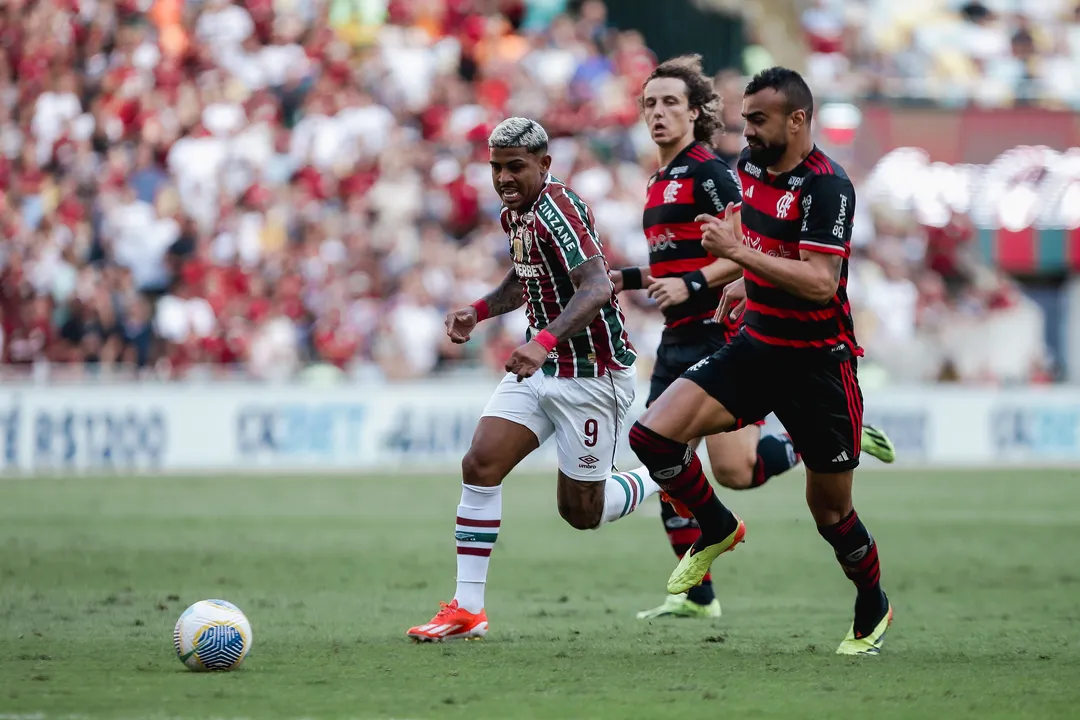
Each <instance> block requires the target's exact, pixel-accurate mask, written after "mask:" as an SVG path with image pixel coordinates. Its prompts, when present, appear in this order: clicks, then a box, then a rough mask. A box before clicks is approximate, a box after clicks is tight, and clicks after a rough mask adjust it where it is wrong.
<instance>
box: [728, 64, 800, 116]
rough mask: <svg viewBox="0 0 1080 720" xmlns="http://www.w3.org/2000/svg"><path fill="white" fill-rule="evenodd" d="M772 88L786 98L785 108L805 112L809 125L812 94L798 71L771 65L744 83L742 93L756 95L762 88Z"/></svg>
mask: <svg viewBox="0 0 1080 720" xmlns="http://www.w3.org/2000/svg"><path fill="white" fill-rule="evenodd" d="M769 88H772V89H773V90H775V91H776V92H778V93H781V94H782V95H783V96H784V99H785V100H787V105H786V107H785V110H786V111H787V112H789V113H793V112H795V111H796V110H803V111H805V112H806V123H807V124H808V125H809V124H810V121H811V120H812V119H813V117H814V94H813V93H812V92H810V86H809V85H807V84H806V81H805V80H803V76H802V75H800V74H799V73H797V72H795V71H794V70H791V69H789V68H785V67H771V68H768V69H767V70H762V71H761V72H759V73H758V74H757V75H755V76H754V77H753V78H751V80H750V82H748V83H747V84H746V90H745V92H744V93H743V94H744V95H757V94H758V93H759V92H761V91H762V90H767V89H769Z"/></svg>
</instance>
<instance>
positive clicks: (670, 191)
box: [664, 182, 682, 204]
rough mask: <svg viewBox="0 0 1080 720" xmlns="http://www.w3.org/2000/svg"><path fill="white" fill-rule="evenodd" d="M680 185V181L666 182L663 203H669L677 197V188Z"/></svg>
mask: <svg viewBox="0 0 1080 720" xmlns="http://www.w3.org/2000/svg"><path fill="white" fill-rule="evenodd" d="M681 187H682V183H681V182H673V183H668V186H667V187H666V188H664V203H665V204H671V203H673V202H675V201H676V200H678V199H679V188H681Z"/></svg>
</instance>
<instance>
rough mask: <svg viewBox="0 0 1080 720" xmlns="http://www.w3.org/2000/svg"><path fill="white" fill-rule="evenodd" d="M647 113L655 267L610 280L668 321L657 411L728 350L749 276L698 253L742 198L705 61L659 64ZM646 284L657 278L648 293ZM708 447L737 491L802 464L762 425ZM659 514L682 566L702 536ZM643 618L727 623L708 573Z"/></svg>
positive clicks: (653, 387) (646, 89)
mask: <svg viewBox="0 0 1080 720" xmlns="http://www.w3.org/2000/svg"><path fill="white" fill-rule="evenodd" d="M641 105H642V110H643V112H644V116H645V122H646V123H647V124H648V126H649V131H650V133H651V135H652V140H653V142H654V143H656V146H657V149H658V151H659V161H660V169H659V170H657V172H656V173H655V174H654V175H653V177H652V178H651V179H650V181H649V189H648V199H647V200H646V203H645V212H644V218H643V226H644V230H645V235H646V236H647V237H648V240H649V267H645V268H633V267H632V268H624V269H622V270H614V271H612V273H611V280H612V282H613V283H614V285H615V288H616V290H620V289H622V290H636V289H639V288H643V287H647V288H648V291H649V295H650V297H653V298H655V299H656V300H657V303H658V304H659V307H660V309H661V311H663V313H664V325H665V327H664V334H663V336H662V338H661V340H660V347H659V348H658V349H657V351H656V365H655V367H654V368H653V374H652V379H651V384H650V388H649V400H648V402H647V403H646V405H651V404H652V403H653V402H655V401H656V399H657V398H659V397H660V394H661V393H663V392H664V390H666V389H667V388H668V386H670V385H671V383H673V382H675V380H677V379H678V378H679V376H680V375H682V374H683V373H684V372H685V371H686V370H687V369H689V368H690V367H691V366H692V365H694V364H695V363H697V362H699V361H701V360H703V359H705V358H707V357H709V356H710V355H712V354H713V353H714V352H716V351H717V350H719V349H720V348H722V347H723V346H724V344H725V343H726V342H727V339H728V337H729V336H730V335H733V334H734V332H735V331H736V330H737V329H738V323H737V322H731V321H730V320H729V319H728V318H723V319H722V320H721V322H713V315H714V314H715V313H716V308H717V307H718V306H719V304H720V290H721V289H722V288H723V286H724V285H725V284H726V283H728V282H730V281H732V280H735V279H737V278H739V277H741V276H742V268H741V267H739V266H738V265H736V264H735V263H734V262H732V261H731V260H723V259H716V258H714V257H712V256H711V255H709V253H707V252H706V251H705V249H704V248H702V247H701V224H700V223H699V222H696V221H695V218H696V217H697V216H698V215H700V214H702V213H707V214H710V215H714V214H720V213H723V212H724V208H725V206H726V205H728V203H735V210H736V211H737V210H738V203H739V202H740V197H739V192H740V190H739V182H738V179H737V178H736V176H735V173H734V172H733V171H732V170H731V168H730V167H728V165H727V163H725V162H724V161H723V160H721V159H720V158H718V157H717V156H716V155H715V153H713V151H712V150H711V149H710V148H709V146H708V145H706V143H707V142H708V141H709V139H710V138H712V136H713V133H714V132H715V131H716V129H717V128H718V127H719V126H720V119H719V117H718V113H719V105H720V97H719V96H718V95H717V94H716V90H715V89H714V87H713V82H712V79H711V78H709V77H708V76H707V75H705V74H704V73H703V72H702V69H701V56H699V55H692V56H684V57H677V58H673V59H671V60H668V61H666V62H664V63H662V64H661V65H660V66H658V67H657V68H656V69H655V70H654V71H653V72H652V74H651V75H650V76H649V77H648V78H647V79H646V80H645V83H644V85H643V87H642V97H641ZM736 217H737V212H736ZM653 278H655V279H653ZM646 279H649V280H651V282H649V284H648V285H646V283H645V281H646ZM763 422H764V421H763ZM694 445H695V446H696V445H697V442H696V441H695V442H694ZM705 446H706V447H707V448H708V451H709V461H710V464H711V465H712V470H713V477H714V478H715V479H716V481H717V482H718V483H719V484H720V485H723V486H724V487H728V488H731V489H734V490H744V489H748V488H752V487H759V486H761V485H762V484H764V483H765V481H767V480H768V479H769V478H771V477H773V476H774V475H778V474H780V473H782V472H785V471H786V470H788V469H790V468H791V467H792V466H793V465H795V463H796V462H798V459H797V457H796V455H795V451H794V449H793V448H792V446H791V440H790V438H788V437H787V436H786V435H781V436H767V437H764V438H763V437H761V426H760V424H752V425H748V426H747V427H745V428H742V429H740V430H738V431H735V432H732V433H726V434H724V433H722V434H718V435H710V436H709V437H707V438H705ZM660 514H661V519H662V520H663V522H664V529H665V530H666V532H667V536H668V540H669V542H670V543H671V547H672V549H673V550H674V551H675V554H676V555H677V556H678V557H679V558H682V556H683V555H684V554H685V553H686V551H687V550H688V549H689V548H690V546H691V545H692V544H693V543H694V541H695V540H697V539H698V537H699V536H700V535H701V531H700V530H699V529H698V526H697V522H696V521H695V520H694V519H693V518H692V517H690V518H684V517H681V516H680V515H679V514H678V513H677V512H676V511H675V509H674V508H673V507H672V506H671V504H670V503H667V502H664V501H661V505H660ZM637 616H638V618H639V619H642V620H646V619H651V618H656V617H666V616H677V617H704V618H707V617H714V618H715V617H719V616H720V602H719V601H718V600H717V599H716V595H715V593H714V592H713V587H712V582H711V578H710V577H709V576H708V575H706V576H705V578H704V580H702V582H701V584H700V585H697V586H695V587H692V588H690V589H689V591H688V592H687V593H686V594H679V595H672V596H669V597H668V600H667V601H666V602H665V603H664V604H663V605H660V606H659V607H657V608H654V609H652V610H644V611H642V612H639V613H638V615H637Z"/></svg>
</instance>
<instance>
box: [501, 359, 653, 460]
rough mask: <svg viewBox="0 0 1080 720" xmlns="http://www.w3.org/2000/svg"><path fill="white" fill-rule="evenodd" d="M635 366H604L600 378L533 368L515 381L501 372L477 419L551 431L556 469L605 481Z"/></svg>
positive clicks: (542, 435) (543, 436) (542, 433)
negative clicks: (551, 373) (530, 373)
mask: <svg viewBox="0 0 1080 720" xmlns="http://www.w3.org/2000/svg"><path fill="white" fill-rule="evenodd" d="M636 378H637V370H635V369H634V368H633V367H630V368H627V369H625V370H609V371H608V372H607V374H606V375H604V376H603V377H596V378H566V377H550V376H548V375H545V374H544V373H543V372H539V371H538V372H537V373H536V374H534V375H533V376H532V377H529V378H525V379H524V380H522V381H521V382H518V381H517V376H516V375H515V374H513V373H507V374H506V376H505V377H504V378H503V379H502V382H500V383H499V386H498V387H497V388H495V393H494V394H493V395H492V396H491V399H490V400H488V403H487V407H485V408H484V412H483V415H482V416H483V417H499V418H503V419H505V420H509V421H510V422H514V423H517V424H518V425H524V426H525V427H527V428H529V429H530V430H532V431H533V434H535V435H536V439H537V440H539V441H540V444H541V445H543V444H544V441H545V440H547V439H548V438H549V437H551V435H552V433H554V434H555V442H556V443H557V444H558V448H559V470H561V471H562V473H563V475H566V476H567V477H570V478H573V479H574V480H595V481H600V480H604V479H606V478H607V477H608V476H609V475H610V474H611V469H612V466H614V464H615V451H616V447H617V445H618V442H619V437H620V436H621V435H625V434H626V432H627V431H628V428H627V427H625V420H626V413H627V411H628V410H629V409H630V406H631V405H632V404H633V403H634V393H635V391H636Z"/></svg>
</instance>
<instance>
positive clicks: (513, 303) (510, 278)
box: [484, 268, 525, 315]
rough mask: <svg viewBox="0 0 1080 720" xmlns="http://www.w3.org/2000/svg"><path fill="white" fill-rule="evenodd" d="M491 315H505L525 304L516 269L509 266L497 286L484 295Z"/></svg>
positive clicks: (523, 289)
mask: <svg viewBox="0 0 1080 720" xmlns="http://www.w3.org/2000/svg"><path fill="white" fill-rule="evenodd" d="M484 302H486V303H487V306H488V311H489V312H490V313H491V314H492V315H505V314H506V313H508V312H513V311H515V310H517V309H518V308H519V307H521V306H522V305H524V304H525V288H524V287H523V286H522V284H521V280H520V279H519V278H518V275H517V270H515V269H514V268H510V272H508V273H506V277H504V278H503V281H502V282H501V283H499V286H498V287H497V288H495V289H494V290H492V291H491V292H489V293H488V294H487V295H485V296H484Z"/></svg>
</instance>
